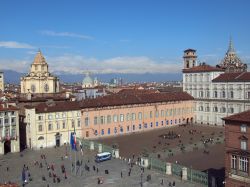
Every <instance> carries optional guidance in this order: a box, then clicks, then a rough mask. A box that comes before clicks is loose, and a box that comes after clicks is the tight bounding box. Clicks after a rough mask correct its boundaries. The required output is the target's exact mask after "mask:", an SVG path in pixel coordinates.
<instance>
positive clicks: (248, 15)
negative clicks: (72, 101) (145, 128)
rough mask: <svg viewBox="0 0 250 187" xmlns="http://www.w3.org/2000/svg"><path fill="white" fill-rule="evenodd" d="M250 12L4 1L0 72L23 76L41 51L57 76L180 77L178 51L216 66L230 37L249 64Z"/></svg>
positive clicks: (197, 5) (192, 0)
mask: <svg viewBox="0 0 250 187" xmlns="http://www.w3.org/2000/svg"><path fill="white" fill-rule="evenodd" d="M249 9H250V1H247V0H238V1H236V0H234V1H233V0H217V1H216V0H210V1H205V0H189V1H184V0H99V1H97V0H89V1H84V0H83V1H80V0H79V1H69V0H68V1H66V0H53V1H51V0H43V1H35V0H33V1H31V0H30V1H28V0H26V1H18V0H16V1H12V0H3V1H1V3H0V25H1V26H0V68H1V69H13V70H16V71H20V72H27V71H28V70H29V65H30V64H31V63H32V61H33V58H34V55H35V53H36V52H37V50H38V49H39V48H40V49H41V50H42V52H43V54H44V55H45V57H46V59H47V62H48V63H49V65H50V67H51V68H50V69H51V70H52V71H57V72H58V71H65V72H71V73H80V72H82V71H84V70H89V71H93V72H99V73H109V72H112V73H144V72H152V73H164V72H181V68H182V55H183V50H185V49H186V48H194V49H197V52H198V57H199V60H200V61H206V62H207V63H209V64H212V65H214V64H217V63H219V61H220V60H221V59H222V58H223V57H224V55H225V52H226V50H227V48H228V42H229V37H230V35H231V36H232V38H233V42H234V46H235V48H236V50H237V53H238V55H239V57H240V58H241V59H242V60H243V61H244V62H245V63H249V62H250V45H249V44H250V34H249V33H250V22H249V20H250V11H249Z"/></svg>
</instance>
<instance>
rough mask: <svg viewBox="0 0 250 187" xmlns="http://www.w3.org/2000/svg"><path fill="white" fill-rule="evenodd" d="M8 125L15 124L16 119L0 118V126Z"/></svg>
mask: <svg viewBox="0 0 250 187" xmlns="http://www.w3.org/2000/svg"><path fill="white" fill-rule="evenodd" d="M9 123H11V124H14V125H15V124H16V118H15V117H13V118H4V119H3V118H0V125H1V126H2V125H3V124H5V125H6V124H9Z"/></svg>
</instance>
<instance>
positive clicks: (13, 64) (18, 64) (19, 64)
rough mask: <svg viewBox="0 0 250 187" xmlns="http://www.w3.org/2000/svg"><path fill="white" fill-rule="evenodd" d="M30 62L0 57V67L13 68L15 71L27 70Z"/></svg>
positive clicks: (22, 71) (4, 68) (3, 68)
mask: <svg viewBox="0 0 250 187" xmlns="http://www.w3.org/2000/svg"><path fill="white" fill-rule="evenodd" d="M30 64H31V62H30V61H29V60H18V59H0V69H2V70H14V71H17V72H21V73H24V72H28V71H29V66H30Z"/></svg>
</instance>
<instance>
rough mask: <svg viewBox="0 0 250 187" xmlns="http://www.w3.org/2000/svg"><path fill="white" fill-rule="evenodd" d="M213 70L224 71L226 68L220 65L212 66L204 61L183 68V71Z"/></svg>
mask: <svg viewBox="0 0 250 187" xmlns="http://www.w3.org/2000/svg"><path fill="white" fill-rule="evenodd" d="M213 71H220V72H224V71H225V70H223V69H221V68H218V67H214V66H210V65H208V64H206V63H202V64H200V65H199V66H195V67H192V68H189V69H183V70H182V72H183V73H198V72H213Z"/></svg>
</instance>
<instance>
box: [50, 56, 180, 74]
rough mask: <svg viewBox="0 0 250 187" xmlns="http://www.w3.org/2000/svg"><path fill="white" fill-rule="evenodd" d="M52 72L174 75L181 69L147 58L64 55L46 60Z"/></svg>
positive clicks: (174, 64)
mask: <svg viewBox="0 0 250 187" xmlns="http://www.w3.org/2000/svg"><path fill="white" fill-rule="evenodd" d="M48 62H49V64H50V67H51V69H52V70H53V71H57V72H58V71H62V72H68V73H73V74H76V73H82V72H83V71H86V70H88V71H91V72H92V73H138V74H141V73H176V72H180V71H181V68H182V64H181V63H176V62H173V61H172V62H169V61H165V62H161V63H159V62H156V61H154V60H152V59H150V58H148V57H145V56H140V57H115V58H110V59H105V60H98V59H96V58H85V57H84V56H78V55H64V56H61V57H51V58H48Z"/></svg>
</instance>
